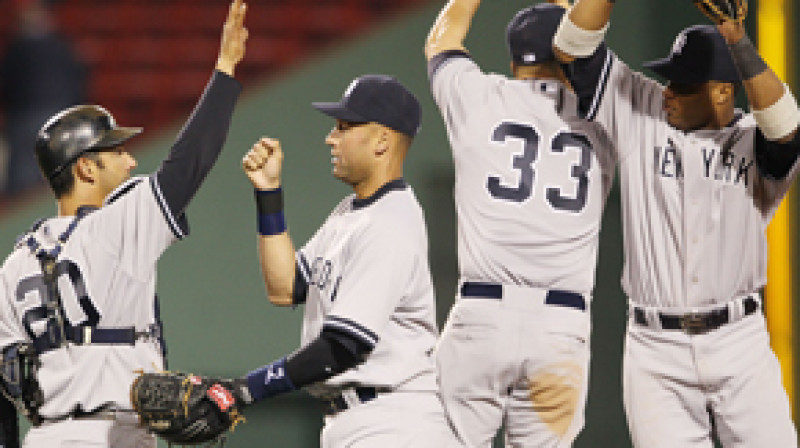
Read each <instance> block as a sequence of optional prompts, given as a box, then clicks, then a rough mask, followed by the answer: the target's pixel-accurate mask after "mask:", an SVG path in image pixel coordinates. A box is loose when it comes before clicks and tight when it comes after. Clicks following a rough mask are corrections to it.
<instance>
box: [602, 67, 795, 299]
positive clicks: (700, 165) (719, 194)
mask: <svg viewBox="0 0 800 448" xmlns="http://www.w3.org/2000/svg"><path fill="white" fill-rule="evenodd" d="M604 70H605V71H604V72H603V74H602V76H603V79H602V80H601V82H599V83H598V85H599V87H600V88H599V89H598V91H597V92H596V93H595V96H594V98H595V99H596V101H595V103H594V104H592V106H591V108H590V109H589V110H588V118H590V119H594V120H596V121H597V122H599V123H602V124H603V125H604V127H606V128H607V130H608V132H609V134H610V135H611V137H612V139H613V141H614V142H615V143H616V145H617V148H618V151H619V154H620V156H619V157H620V162H619V164H620V167H619V169H620V181H621V186H622V193H621V194H622V212H623V225H624V228H625V231H624V245H625V247H624V252H625V266H624V270H623V275H622V285H623V288H624V290H625V292H626V293H627V295H628V297H629V298H630V300H631V301H632V302H633V303H635V304H639V305H644V306H655V307H671V308H678V309H681V308H682V309H689V308H696V307H701V308H702V307H706V306H710V305H719V304H724V303H726V302H728V301H730V300H731V299H733V298H736V297H741V296H743V295H747V294H750V293H753V292H757V291H758V290H759V289H760V288H762V287H763V286H764V284H765V283H766V269H767V240H766V237H765V233H764V231H765V229H766V226H767V224H768V223H769V220H770V219H771V218H772V215H773V213H774V212H775V210H776V208H777V207H778V205H779V204H780V201H781V199H782V198H783V196H784V195H785V194H786V191H787V190H788V189H789V186H790V185H791V183H792V181H793V180H794V178H795V176H796V175H797V171H798V166H797V165H795V166H794V168H793V169H792V171H791V173H790V174H789V175H787V176H786V177H785V178H783V179H780V180H775V179H771V178H770V177H769V176H768V175H765V174H764V173H765V168H764V167H763V166H759V164H758V162H757V160H756V150H755V140H756V138H755V137H756V123H755V121H754V119H753V118H752V115H749V114H743V113H742V112H741V111H736V119H735V120H734V122H733V123H731V124H730V125H728V126H727V127H725V128H723V129H720V130H698V131H692V132H683V131H680V130H678V129H676V128H673V127H672V126H670V125H669V124H668V123H667V120H666V115H665V112H664V108H663V97H662V92H663V87H662V86H661V85H660V84H659V83H657V82H655V81H653V80H650V79H648V78H646V77H644V76H643V75H641V74H639V73H636V72H633V71H631V70H630V69H629V68H628V67H627V66H626V65H625V64H624V63H623V62H622V61H620V60H619V59H617V58H616V56H614V55H613V53H611V52H608V56H607V64H606V67H605V69H604Z"/></svg>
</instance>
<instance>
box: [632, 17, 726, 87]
mask: <svg viewBox="0 0 800 448" xmlns="http://www.w3.org/2000/svg"><path fill="white" fill-rule="evenodd" d="M643 65H644V66H645V67H647V68H649V69H651V70H653V71H654V72H656V73H658V74H659V75H661V76H662V77H664V78H666V79H667V80H669V81H672V82H675V83H680V84H699V83H704V82H707V81H723V82H731V83H738V82H739V81H740V79H739V72H738V71H737V70H736V66H735V65H734V63H733V58H732V57H731V52H730V49H728V44H727V43H726V42H725V38H723V37H722V35H721V34H720V33H719V31H718V30H717V27H716V26H714V25H694V26H690V27H688V28H686V29H684V30H683V31H681V32H680V34H678V36H677V37H676V38H675V42H674V43H673V44H672V50H671V51H670V54H669V56H667V57H666V58H663V59H658V60H655V61H650V62H645V63H644V64H643Z"/></svg>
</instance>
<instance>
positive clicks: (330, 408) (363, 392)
mask: <svg viewBox="0 0 800 448" xmlns="http://www.w3.org/2000/svg"><path fill="white" fill-rule="evenodd" d="M350 390H352V391H354V392H355V397H356V398H357V399H358V401H359V402H360V403H366V402H368V401H372V400H374V399H375V398H377V397H378V395H380V394H383V393H387V392H390V389H388V388H377V387H371V386H359V387H354V388H352V389H350ZM352 406H353V405H352V404H350V403H348V402H347V400H346V399H345V398H344V396H343V395H338V396H336V397H334V398H332V399H330V400H327V401H326V402H325V414H327V415H333V414H336V413H338V412H342V411H344V410H347V409H349V408H350V407H352Z"/></svg>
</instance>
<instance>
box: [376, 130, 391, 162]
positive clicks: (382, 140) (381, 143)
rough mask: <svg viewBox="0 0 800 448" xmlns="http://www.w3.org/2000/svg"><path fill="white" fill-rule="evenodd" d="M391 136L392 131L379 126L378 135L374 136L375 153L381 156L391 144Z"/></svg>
mask: <svg viewBox="0 0 800 448" xmlns="http://www.w3.org/2000/svg"><path fill="white" fill-rule="evenodd" d="M393 138H394V136H393V135H392V132H391V131H390V130H389V129H387V128H385V127H383V126H381V128H380V130H379V131H378V135H377V136H376V142H375V151H374V153H375V155H376V156H382V155H384V154H386V152H387V151H389V148H390V147H391V146H392V144H393Z"/></svg>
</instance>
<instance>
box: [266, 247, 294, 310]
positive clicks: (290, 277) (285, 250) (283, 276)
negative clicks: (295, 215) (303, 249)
mask: <svg viewBox="0 0 800 448" xmlns="http://www.w3.org/2000/svg"><path fill="white" fill-rule="evenodd" d="M258 262H259V264H260V265H261V276H262V277H263V279H264V285H266V288H267V295H268V296H269V301H270V302H271V303H273V304H275V305H280V306H288V305H292V304H293V298H292V293H293V289H294V280H295V273H296V269H295V266H296V261H295V250H294V245H293V244H292V239H291V238H290V237H289V234H288V233H287V232H283V233H280V234H277V235H271V236H263V235H260V236H259V237H258Z"/></svg>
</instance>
